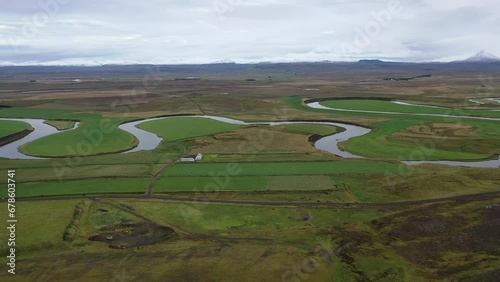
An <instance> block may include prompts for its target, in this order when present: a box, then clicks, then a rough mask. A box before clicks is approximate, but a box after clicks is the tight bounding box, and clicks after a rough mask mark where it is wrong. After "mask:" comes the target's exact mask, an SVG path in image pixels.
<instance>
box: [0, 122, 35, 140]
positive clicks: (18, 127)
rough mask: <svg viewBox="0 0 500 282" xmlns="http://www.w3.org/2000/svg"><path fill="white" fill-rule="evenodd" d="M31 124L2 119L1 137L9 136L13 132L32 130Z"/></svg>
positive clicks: (0, 126) (0, 124)
mask: <svg viewBox="0 0 500 282" xmlns="http://www.w3.org/2000/svg"><path fill="white" fill-rule="evenodd" d="M31 129H32V128H31V125H29V123H25V122H21V121H10V120H0V138H2V137H5V136H9V135H11V134H14V133H17V132H20V131H23V130H31Z"/></svg>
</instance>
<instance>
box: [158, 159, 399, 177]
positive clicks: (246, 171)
mask: <svg viewBox="0 0 500 282" xmlns="http://www.w3.org/2000/svg"><path fill="white" fill-rule="evenodd" d="M398 171H399V165H398V164H393V163H383V162H367V161H332V162H283V163H241V164H237V163H193V164H177V165H175V166H172V167H170V168H168V169H166V170H165V172H164V173H163V175H165V176H209V174H213V175H217V174H222V175H232V176H236V175H237V176H248V175H256V176H258V175H321V174H342V173H352V172H356V173H360V174H365V173H384V172H387V173H391V172H392V173H397V172H398Z"/></svg>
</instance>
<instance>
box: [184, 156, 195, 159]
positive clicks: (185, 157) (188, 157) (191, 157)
mask: <svg viewBox="0 0 500 282" xmlns="http://www.w3.org/2000/svg"><path fill="white" fill-rule="evenodd" d="M197 156H198V155H187V156H182V158H183V159H196V157H197Z"/></svg>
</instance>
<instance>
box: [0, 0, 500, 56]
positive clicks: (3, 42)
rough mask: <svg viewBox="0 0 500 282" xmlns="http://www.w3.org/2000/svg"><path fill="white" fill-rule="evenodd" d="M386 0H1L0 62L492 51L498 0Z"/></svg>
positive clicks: (499, 17)
mask: <svg viewBox="0 0 500 282" xmlns="http://www.w3.org/2000/svg"><path fill="white" fill-rule="evenodd" d="M58 1H59V2H58ZM145 2H146V3H145ZM391 2H393V1H391V0H377V1H369V0H359V1H340V0H335V1H334V0H331V1H329V0H309V1H299V0H149V1H131V0H108V1H97V0H86V1H81V0H19V1H2V2H1V3H0V64H26V63H30V64H31V63H43V64H91V63H94V62H98V63H206V62H214V61H236V62H256V61H309V60H314V61H318V60H357V59H360V58H378V59H390V60H403V61H431V60H445V61H446V60H455V59H461V58H465V57H468V56H470V55H473V54H474V53H475V52H478V51H480V50H482V49H485V50H487V51H489V52H491V53H493V54H496V55H500V38H499V37H498V36H497V30H496V28H497V27H498V26H499V22H500V13H499V12H498V11H499V10H500V2H498V1H497V0H482V1H472V0H441V1H434V0H401V1H400V4H401V6H402V7H403V8H404V9H403V10H402V11H401V12H398V13H392V14H390V17H389V18H387V17H385V16H387V12H388V11H389V10H390V9H389V7H390V5H391V4H390V3H391ZM374 14H378V15H379V16H374ZM380 15H381V16H380ZM384 15H385V16H384ZM361 43H363V44H361Z"/></svg>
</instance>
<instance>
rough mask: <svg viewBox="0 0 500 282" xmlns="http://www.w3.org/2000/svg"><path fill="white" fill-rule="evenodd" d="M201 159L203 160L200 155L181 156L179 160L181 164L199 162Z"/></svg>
mask: <svg viewBox="0 0 500 282" xmlns="http://www.w3.org/2000/svg"><path fill="white" fill-rule="evenodd" d="M202 159H203V155H202V154H198V155H187V156H183V157H182V158H181V162H196V161H201V160H202Z"/></svg>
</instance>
